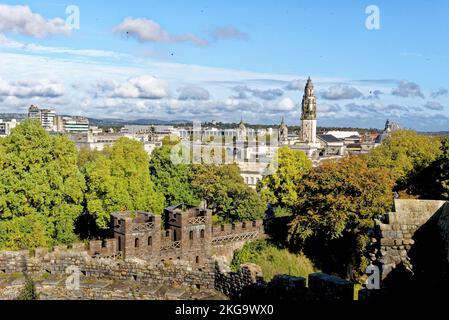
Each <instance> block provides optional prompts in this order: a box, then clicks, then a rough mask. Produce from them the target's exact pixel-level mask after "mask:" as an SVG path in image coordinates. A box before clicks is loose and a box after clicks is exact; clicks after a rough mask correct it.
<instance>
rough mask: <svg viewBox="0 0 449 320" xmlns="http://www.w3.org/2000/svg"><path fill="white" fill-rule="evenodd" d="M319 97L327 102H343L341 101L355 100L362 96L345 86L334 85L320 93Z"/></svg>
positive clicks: (355, 90) (357, 91)
mask: <svg viewBox="0 0 449 320" xmlns="http://www.w3.org/2000/svg"><path fill="white" fill-rule="evenodd" d="M320 96H321V97H322V98H323V99H327V100H343V99H355V98H360V97H362V96H363V94H362V93H361V92H360V91H359V90H358V89H356V88H354V87H350V86H345V85H336V86H331V87H330V88H329V89H327V90H323V91H321V92H320Z"/></svg>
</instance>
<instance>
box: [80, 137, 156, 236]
mask: <svg viewBox="0 0 449 320" xmlns="http://www.w3.org/2000/svg"><path fill="white" fill-rule="evenodd" d="M148 162H149V158H148V155H147V153H146V152H145V150H144V148H143V145H142V143H141V142H138V141H135V140H130V139H127V138H120V139H119V140H117V141H116V142H115V143H114V145H112V146H111V147H106V148H105V149H104V151H103V152H101V153H100V154H97V155H96V156H95V157H94V159H93V160H92V161H88V162H86V163H85V165H84V166H83V167H82V171H83V173H84V174H85V177H86V184H87V192H86V209H87V212H88V213H89V214H90V215H91V216H92V217H93V218H94V219H95V222H96V224H97V226H98V227H99V228H101V229H107V228H108V222H109V221H110V214H111V213H112V212H114V211H120V210H144V211H149V212H152V213H155V214H161V213H162V211H163V208H164V197H163V195H162V193H161V192H159V191H158V190H157V188H156V186H155V185H154V183H153V181H152V180H151V179H150V172H149V169H148Z"/></svg>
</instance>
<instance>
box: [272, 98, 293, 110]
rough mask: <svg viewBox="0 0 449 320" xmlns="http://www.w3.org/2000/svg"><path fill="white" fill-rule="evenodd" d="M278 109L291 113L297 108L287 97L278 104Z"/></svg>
mask: <svg viewBox="0 0 449 320" xmlns="http://www.w3.org/2000/svg"><path fill="white" fill-rule="evenodd" d="M276 106H277V109H278V110H280V111H291V110H293V109H295V108H296V106H295V102H294V101H293V100H292V99H291V98H289V97H285V98H283V99H281V100H280V101H278V102H277V103H276Z"/></svg>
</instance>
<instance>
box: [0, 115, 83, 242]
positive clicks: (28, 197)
mask: <svg viewBox="0 0 449 320" xmlns="http://www.w3.org/2000/svg"><path fill="white" fill-rule="evenodd" d="M84 190H85V182H84V178H83V175H82V174H81V172H80V171H79V170H78V167H77V150H76V147H75V145H74V144H73V143H72V142H71V141H70V140H69V139H67V138H66V137H64V136H50V135H49V134H48V133H47V132H46V131H45V130H44V129H43V128H42V127H41V125H40V124H39V123H38V122H37V121H32V120H26V121H25V122H23V123H22V124H21V125H19V126H18V127H17V128H15V129H14V130H13V132H12V133H11V135H10V136H8V137H6V138H4V139H0V247H2V248H8V249H24V248H32V247H37V246H49V245H52V244H58V243H70V242H73V241H75V240H76V238H77V237H76V236H75V233H74V221H75V219H76V218H77V217H78V216H79V215H80V214H81V213H82V211H83V206H82V200H83V192H84Z"/></svg>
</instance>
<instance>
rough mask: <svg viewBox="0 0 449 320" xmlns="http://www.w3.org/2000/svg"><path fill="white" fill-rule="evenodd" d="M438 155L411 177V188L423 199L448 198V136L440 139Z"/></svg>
mask: <svg viewBox="0 0 449 320" xmlns="http://www.w3.org/2000/svg"><path fill="white" fill-rule="evenodd" d="M440 151H441V152H440V155H439V156H438V158H436V159H435V161H433V162H432V163H431V164H430V165H429V166H428V167H426V168H425V169H423V170H422V171H421V172H419V173H418V174H416V175H415V176H414V177H413V179H412V181H411V182H412V186H411V188H410V189H411V190H412V192H413V193H414V194H419V195H420V196H421V197H422V198H425V199H435V200H449V137H446V138H444V139H442V141H441V149H440Z"/></svg>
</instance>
